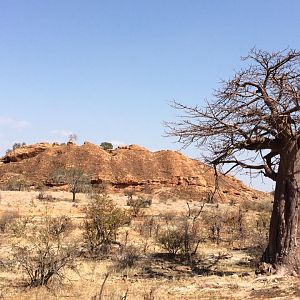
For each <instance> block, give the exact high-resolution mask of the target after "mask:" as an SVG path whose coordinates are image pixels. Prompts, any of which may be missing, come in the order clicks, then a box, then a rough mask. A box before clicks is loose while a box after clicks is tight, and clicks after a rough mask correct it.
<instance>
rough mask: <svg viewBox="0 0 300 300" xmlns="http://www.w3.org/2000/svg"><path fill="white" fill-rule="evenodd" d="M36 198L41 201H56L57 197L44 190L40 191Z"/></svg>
mask: <svg viewBox="0 0 300 300" xmlns="http://www.w3.org/2000/svg"><path fill="white" fill-rule="evenodd" d="M36 198H37V199H38V200H41V201H54V199H55V198H54V197H53V196H52V195H50V194H46V193H45V192H44V191H41V192H39V193H38V195H37V196H36Z"/></svg>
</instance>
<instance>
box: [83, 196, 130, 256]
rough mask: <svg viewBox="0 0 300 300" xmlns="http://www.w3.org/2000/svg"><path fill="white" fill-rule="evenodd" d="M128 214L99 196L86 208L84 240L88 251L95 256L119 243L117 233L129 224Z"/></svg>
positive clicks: (109, 200)
mask: <svg viewBox="0 0 300 300" xmlns="http://www.w3.org/2000/svg"><path fill="white" fill-rule="evenodd" d="M128 222H129V218H128V215H127V213H126V212H125V211H124V210H122V209H120V208H117V207H116V205H115V204H114V203H113V201H112V199H110V198H109V197H107V196H104V195H98V196H97V197H96V198H94V199H92V201H91V203H90V204H88V206H87V207H86V221H85V222H84V239H85V242H86V244H87V247H88V250H89V252H90V253H93V254H101V253H106V252H108V250H109V247H110V245H111V244H119V245H120V243H119V242H117V231H118V229H119V228H120V227H122V226H124V225H125V224H128Z"/></svg>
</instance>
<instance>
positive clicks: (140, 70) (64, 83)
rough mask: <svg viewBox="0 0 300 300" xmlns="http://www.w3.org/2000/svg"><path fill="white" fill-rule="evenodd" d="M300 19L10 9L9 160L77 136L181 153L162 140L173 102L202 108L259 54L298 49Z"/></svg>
mask: <svg viewBox="0 0 300 300" xmlns="http://www.w3.org/2000/svg"><path fill="white" fill-rule="evenodd" d="M299 11H300V2H299V1H296V0H295V1H291V0H286V1H278V0H274V1H271V0H265V1H259V0H254V1H251V2H250V1H243V0H240V1H234V0H227V1H222V0H218V1H217V0H210V1H208V0H203V1H200V0H198V1H196V0H193V1H192V0H185V1H183V0H182V1H179V0H160V1H158V0H151V1H150V0H139V1H138V0H136V1H133V0H118V1H116V0H109V1H108V0H107V1H101V0H98V1H92V0H90V1H83V0H82V1H79V0H64V1H61V0H56V1H55V0H52V1H50V0H43V1H40V0H35V1H31V0H26V1H24V0H18V1H17V0H10V1H7V0H6V1H5V0H2V1H0V104H1V110H0V152H1V153H2V154H3V153H4V152H5V150H6V149H7V148H10V147H11V145H12V144H13V143H14V142H23V141H24V142H26V143H28V144H29V143H34V142H38V141H60V142H64V141H67V136H68V135H69V134H70V133H72V132H73V133H76V134H77V135H78V137H79V143H82V142H83V141H85V140H88V141H91V142H94V143H96V144H99V143H101V142H102V141H114V142H115V143H116V144H117V143H124V144H132V143H135V144H140V145H142V146H144V147H147V148H149V149H152V150H158V149H179V148H180V145H178V144H174V143H173V142H174V139H173V140H172V139H170V138H165V137H163V135H164V127H163V125H162V122H163V121H171V120H174V117H175V115H176V112H174V111H173V110H172V109H171V108H170V107H169V105H168V102H169V101H170V100H173V99H175V100H178V101H181V102H183V103H186V104H190V105H193V104H201V103H203V101H204V99H205V98H208V99H209V98H210V96H211V94H212V91H213V89H214V88H217V87H218V84H219V82H220V80H221V79H227V78H229V77H230V76H231V75H232V74H234V71H235V70H238V69H239V68H240V67H241V62H240V57H241V56H243V55H246V54H247V53H248V51H249V49H250V48H252V47H253V46H256V47H257V48H262V49H265V50H280V49H283V48H285V47H287V46H289V47H291V48H296V49H299V48H300V30H299V28H300V18H299ZM185 153H186V154H188V155H189V156H191V157H200V155H201V154H200V153H199V151H198V150H196V149H194V148H193V147H191V148H190V149H187V150H186V151H185ZM257 187H259V188H261V189H270V184H269V183H265V184H261V183H258V185H257Z"/></svg>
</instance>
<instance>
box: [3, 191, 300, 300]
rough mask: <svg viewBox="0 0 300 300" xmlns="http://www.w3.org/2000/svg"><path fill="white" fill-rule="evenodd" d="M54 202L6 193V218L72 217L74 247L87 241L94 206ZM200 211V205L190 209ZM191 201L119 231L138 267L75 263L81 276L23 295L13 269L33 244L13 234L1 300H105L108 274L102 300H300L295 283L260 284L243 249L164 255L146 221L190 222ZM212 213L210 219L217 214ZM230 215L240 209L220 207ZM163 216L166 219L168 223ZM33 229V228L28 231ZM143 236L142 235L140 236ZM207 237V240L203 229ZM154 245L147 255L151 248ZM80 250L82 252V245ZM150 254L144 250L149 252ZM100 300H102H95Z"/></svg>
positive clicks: (210, 247) (63, 197)
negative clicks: (17, 251)
mask: <svg viewBox="0 0 300 300" xmlns="http://www.w3.org/2000/svg"><path fill="white" fill-rule="evenodd" d="M47 194H51V195H52V196H53V198H54V200H51V201H45V200H43V201H41V200H38V199H37V195H38V192H8V191H2V192H1V203H0V218H1V216H3V215H5V214H7V213H9V212H13V214H14V215H15V216H16V218H20V219H21V218H25V217H27V218H30V222H34V221H36V222H39V220H41V219H42V217H43V216H44V215H45V214H47V215H48V216H52V217H58V216H64V215H66V216H68V217H70V218H71V220H72V224H73V226H74V228H73V230H72V235H71V236H70V239H73V240H75V241H76V240H82V224H83V221H84V218H85V213H84V208H85V206H86V205H87V204H88V203H89V201H90V199H89V197H87V196H86V195H83V194H78V202H77V203H76V204H75V205H74V204H73V203H72V201H71V195H70V193H65V192H47ZM113 199H114V200H115V202H116V204H117V205H118V206H120V207H124V208H126V209H129V207H128V206H126V200H127V197H125V196H120V195H114V196H113ZM190 206H191V208H193V207H198V203H197V202H192V203H191V204H190ZM186 207H187V206H186V202H185V201H184V200H182V201H181V200H176V201H174V200H172V199H170V200H165V201H163V202H162V201H160V200H159V199H155V198H154V199H153V204H152V205H151V207H150V208H145V209H144V212H145V214H144V216H141V217H137V218H135V219H134V220H133V222H132V224H131V226H127V227H124V228H122V229H121V230H120V232H119V236H118V239H119V241H121V242H122V243H123V244H126V243H127V246H128V247H129V246H132V245H134V246H135V247H136V248H137V249H139V251H138V259H137V260H136V263H134V265H133V266H132V268H129V267H125V268H118V267H117V266H118V263H119V262H120V259H121V255H120V254H119V253H118V252H115V254H114V255H112V256H110V257H106V258H102V259H97V260H93V259H91V258H88V257H85V256H79V257H78V258H77V259H76V269H65V270H64V280H63V282H59V281H53V282H52V283H50V284H49V285H48V286H47V287H38V288H31V289H29V288H24V286H22V284H23V282H24V276H26V275H25V274H24V273H23V272H22V271H21V269H19V268H18V266H16V265H14V264H11V263H10V262H11V260H12V259H13V257H12V247H13V244H16V243H22V242H24V241H25V240H26V237H24V235H23V236H22V235H21V236H20V235H18V234H15V233H14V232H12V231H11V230H7V231H5V232H3V233H0V239H1V240H0V241H1V242H0V299H1V298H2V299H24V300H25V299H26V300H29V299H64V298H68V299H92V298H93V297H95V296H97V295H98V296H99V292H100V289H101V285H102V283H103V280H104V278H105V274H109V276H108V278H107V281H106V283H105V285H104V288H103V293H102V299H118V300H119V299H121V298H120V297H122V296H124V295H125V294H126V295H127V299H147V300H152V299H168V300H169V299H299V298H300V288H299V286H300V280H299V278H291V277H282V278H281V277H276V276H261V277H257V276H256V275H255V273H254V271H255V267H254V266H253V265H252V264H251V259H252V258H253V257H252V252H251V251H250V249H249V247H245V248H240V249H237V247H236V246H237V244H238V243H236V244H235V245H233V246H229V245H228V243H226V242H223V243H220V244H219V245H216V244H213V243H211V242H209V240H208V239H206V240H205V241H204V242H203V243H201V245H200V247H199V250H198V255H197V258H195V260H194V261H193V263H189V262H187V261H186V260H183V259H181V258H180V257H177V258H174V257H170V256H169V255H167V254H166V253H163V252H164V251H162V249H161V248H160V246H159V245H158V244H157V243H156V242H155V230H154V227H153V232H152V235H151V236H149V233H147V232H145V231H144V232H143V230H142V229H143V224H144V223H143V222H144V220H145V218H147V217H148V218H151V217H153V218H154V219H155V220H156V225H158V227H159V226H163V224H164V222H165V220H166V219H167V220H172V218H174V217H175V218H176V217H177V218H179V217H180V216H182V215H183V214H186ZM213 207H214V206H213V205H206V206H205V208H204V211H203V212H204V213H205V212H209V211H211V210H212V209H213ZM220 209H222V210H224V212H225V211H231V210H234V207H230V206H228V205H221V206H220ZM162 215H164V216H166V215H167V216H166V217H164V218H162ZM29 226H30V225H29ZM141 233H142V235H141ZM203 234H204V235H205V234H207V232H206V231H205V230H204V229H203ZM146 242H147V243H148V245H147V247H146V248H145V243H146ZM77 245H78V248H81V247H83V246H82V244H81V242H79V243H78V244H77ZM144 248H145V249H144ZM94 299H98V298H94Z"/></svg>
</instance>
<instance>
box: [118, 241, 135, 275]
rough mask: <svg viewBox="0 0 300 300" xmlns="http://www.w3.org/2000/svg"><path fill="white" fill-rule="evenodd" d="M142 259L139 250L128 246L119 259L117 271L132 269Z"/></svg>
mask: <svg viewBox="0 0 300 300" xmlns="http://www.w3.org/2000/svg"><path fill="white" fill-rule="evenodd" d="M139 257H140V253H139V249H138V248H137V247H136V246H134V245H128V246H127V247H126V248H125V249H124V250H123V251H122V254H121V255H120V256H119V257H118V261H117V269H118V270H123V269H126V268H132V267H134V266H135V265H136V262H137V261H138V259H139Z"/></svg>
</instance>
